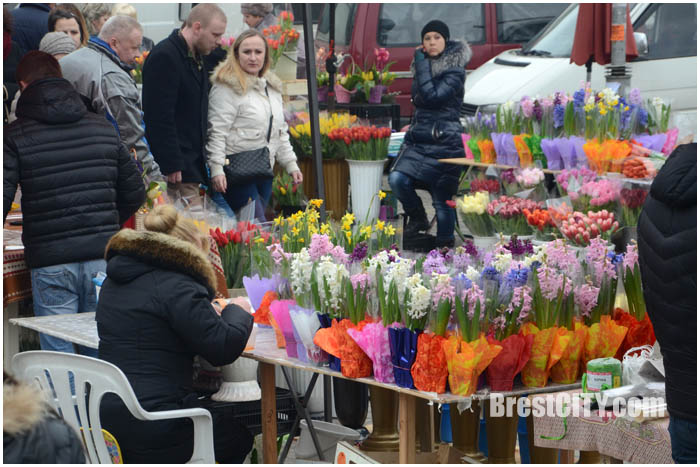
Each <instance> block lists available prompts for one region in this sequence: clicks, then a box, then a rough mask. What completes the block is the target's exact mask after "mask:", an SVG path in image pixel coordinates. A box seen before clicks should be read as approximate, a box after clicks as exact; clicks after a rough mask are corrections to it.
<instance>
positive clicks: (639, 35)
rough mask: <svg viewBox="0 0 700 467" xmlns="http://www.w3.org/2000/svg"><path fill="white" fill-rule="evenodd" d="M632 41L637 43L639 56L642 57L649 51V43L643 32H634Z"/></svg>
mask: <svg viewBox="0 0 700 467" xmlns="http://www.w3.org/2000/svg"><path fill="white" fill-rule="evenodd" d="M634 43H635V44H637V53H638V54H639V56H640V57H643V56H645V55H646V54H648V53H649V43H648V42H647V35H646V34H644V33H643V32H635V33H634Z"/></svg>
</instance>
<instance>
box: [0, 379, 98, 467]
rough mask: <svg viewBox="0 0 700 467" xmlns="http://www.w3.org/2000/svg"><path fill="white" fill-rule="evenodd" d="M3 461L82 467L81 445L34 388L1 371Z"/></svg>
mask: <svg viewBox="0 0 700 467" xmlns="http://www.w3.org/2000/svg"><path fill="white" fill-rule="evenodd" d="M2 412H3V414H2V415H3V418H2V431H3V438H4V439H3V459H2V460H3V462H5V463H7V464H84V463H85V453H84V452H83V443H82V442H81V441H80V439H78V436H77V434H76V433H75V431H73V428H71V427H70V426H68V424H66V423H65V422H64V421H63V419H62V418H61V417H59V416H58V414H56V412H55V411H54V410H53V409H52V408H51V407H49V405H48V404H46V403H45V402H44V396H43V394H42V392H41V391H40V390H38V389H37V388H35V387H34V386H30V385H27V384H23V383H20V382H18V381H17V380H15V379H14V378H13V377H12V376H10V375H8V374H7V373H5V372H3V384H2Z"/></svg>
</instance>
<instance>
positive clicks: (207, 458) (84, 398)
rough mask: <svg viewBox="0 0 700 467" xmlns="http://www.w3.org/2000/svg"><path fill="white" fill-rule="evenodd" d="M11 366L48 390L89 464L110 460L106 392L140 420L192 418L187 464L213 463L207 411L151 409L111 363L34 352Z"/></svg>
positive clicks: (23, 354) (20, 376)
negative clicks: (103, 407)
mask: <svg viewBox="0 0 700 467" xmlns="http://www.w3.org/2000/svg"><path fill="white" fill-rule="evenodd" d="M12 370H13V372H14V374H15V377H16V378H18V379H22V380H23V381H25V382H27V383H31V382H34V383H36V384H38V386H39V387H40V388H41V389H42V390H43V391H44V392H45V393H46V395H47V400H48V402H49V403H50V404H51V405H52V406H53V408H54V409H55V410H56V412H58V413H60V414H62V416H63V419H64V420H65V421H66V422H67V423H68V424H69V425H70V426H72V427H73V428H74V429H75V430H76V431H77V432H78V436H79V437H80V438H82V440H83V442H84V444H85V451H86V452H85V455H86V458H87V460H88V462H89V463H91V464H111V463H112V459H111V457H110V455H109V452H108V450H107V446H106V444H105V439H104V436H103V435H102V425H101V424H100V402H101V400H102V397H103V396H104V395H105V394H107V393H114V394H116V395H118V396H119V397H120V398H121V399H122V401H123V402H124V405H126V407H127V408H128V409H129V412H131V414H132V415H133V416H134V417H136V418H137V419H139V420H168V419H173V418H190V419H192V423H193V425H194V451H193V453H192V458H191V459H190V461H189V463H203V464H213V463H214V432H213V425H212V421H211V414H210V413H209V412H208V411H207V410H206V409H203V408H192V409H181V410H166V411H161V412H147V411H146V410H144V409H143V407H141V404H139V401H138V399H137V398H136V394H134V390H133V389H132V388H131V385H130V384H129V380H128V379H127V378H126V375H124V373H123V372H122V371H121V370H120V369H119V368H118V367H117V366H115V365H113V364H111V363H109V362H106V361H104V360H99V359H96V358H92V357H85V356H83V355H74V354H67V353H62V352H48V351H31V352H21V353H18V354H16V355H15V356H14V357H13V358H12ZM47 374H48V377H47ZM70 374H73V376H74V380H75V390H76V394H77V396H73V395H72V394H71V387H70V379H69V375H70ZM52 385H53V390H52V388H51V386H52ZM54 391H55V392H54ZM75 407H77V412H78V414H77V415H76V408H75ZM78 417H80V419H78ZM81 429H82V435H81ZM117 441H119V440H117ZM143 442H144V443H147V442H148V440H147V439H144V440H143Z"/></svg>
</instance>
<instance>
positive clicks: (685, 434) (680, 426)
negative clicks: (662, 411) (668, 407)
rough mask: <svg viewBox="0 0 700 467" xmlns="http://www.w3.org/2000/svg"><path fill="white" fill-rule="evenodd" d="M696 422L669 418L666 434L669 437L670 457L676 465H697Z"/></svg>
mask: <svg viewBox="0 0 700 467" xmlns="http://www.w3.org/2000/svg"><path fill="white" fill-rule="evenodd" d="M697 428H698V425H697V422H691V421H690V420H685V419H683V418H678V417H674V416H673V415H672V416H671V421H670V423H669V424H668V433H669V434H670V435H671V457H673V462H675V463H676V464H697V459H698V444H697V443H698V439H697V432H698V431H697Z"/></svg>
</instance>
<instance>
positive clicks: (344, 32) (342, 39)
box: [316, 3, 357, 45]
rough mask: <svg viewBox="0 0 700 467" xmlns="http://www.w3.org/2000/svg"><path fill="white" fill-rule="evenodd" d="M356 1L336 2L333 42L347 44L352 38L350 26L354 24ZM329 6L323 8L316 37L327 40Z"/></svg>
mask: <svg viewBox="0 0 700 467" xmlns="http://www.w3.org/2000/svg"><path fill="white" fill-rule="evenodd" d="M356 12H357V4H356V3H338V4H337V5H336V7H335V43H336V44H338V45H349V44H350V40H351V39H352V27H353V25H354V24H355V13H356ZM330 14H331V13H330V8H324V9H323V17H322V18H321V22H320V23H319V25H318V31H317V33H316V39H318V40H320V41H324V42H328V30H329V28H330Z"/></svg>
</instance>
